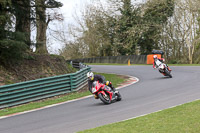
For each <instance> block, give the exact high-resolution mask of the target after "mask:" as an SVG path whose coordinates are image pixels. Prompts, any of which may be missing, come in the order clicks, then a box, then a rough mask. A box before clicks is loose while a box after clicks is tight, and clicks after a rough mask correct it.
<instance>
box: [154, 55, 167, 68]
mask: <svg viewBox="0 0 200 133" xmlns="http://www.w3.org/2000/svg"><path fill="white" fill-rule="evenodd" d="M153 59H154V62H153V68H154V69H155V68H157V67H158V65H157V64H156V62H157V60H159V61H160V62H162V63H164V62H165V59H164V58H158V57H157V55H154V56H153ZM165 65H166V66H167V69H168V70H169V71H171V69H170V68H169V66H168V65H167V64H165Z"/></svg>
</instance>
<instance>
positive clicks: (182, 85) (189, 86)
mask: <svg viewBox="0 0 200 133" xmlns="http://www.w3.org/2000/svg"><path fill="white" fill-rule="evenodd" d="M91 67H92V71H96V72H105V73H116V74H123V75H130V76H135V77H137V78H138V79H139V80H140V81H139V82H138V83H136V84H133V85H130V86H127V87H125V88H121V89H120V90H119V91H120V93H121V95H122V101H120V102H116V103H113V104H110V105H104V104H103V103H102V102H101V101H100V100H96V99H94V98H93V97H89V98H85V99H82V100H78V101H73V102H69V103H65V104H61V105H57V106H54V107H50V108H46V109H41V110H38V111H33V112H29V113H25V114H20V115H15V116H11V117H7V118H1V119H0V133H71V132H76V131H81V130H84V129H89V128H94V127H98V126H101V125H105V124H108V123H113V122H118V121H122V120H126V119H129V118H134V117H138V116H141V115H145V114H149V113H152V112H156V111H160V110H163V109H166V108H170V107H174V106H177V105H180V104H183V103H187V102H191V101H194V100H197V99H200V82H199V81H200V67H197V66H188V67H182V66H179V67H175V66H174V67H170V68H171V69H172V70H173V71H172V75H173V78H167V77H164V76H163V75H161V74H160V73H159V72H158V70H154V69H153V67H152V66H91ZM133 126H134V125H133Z"/></svg>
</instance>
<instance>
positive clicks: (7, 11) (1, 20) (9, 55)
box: [0, 0, 27, 65]
mask: <svg viewBox="0 0 200 133" xmlns="http://www.w3.org/2000/svg"><path fill="white" fill-rule="evenodd" d="M12 13H13V12H12V1H11V0H1V1H0V64H1V65H2V64H4V65H5V64H9V63H10V62H13V61H16V60H18V59H21V58H22V57H23V53H24V51H25V50H26V48H27V47H26V46H27V45H26V43H25V38H24V34H23V33H21V32H14V31H13V30H12V25H13V19H12V18H13V14H12Z"/></svg>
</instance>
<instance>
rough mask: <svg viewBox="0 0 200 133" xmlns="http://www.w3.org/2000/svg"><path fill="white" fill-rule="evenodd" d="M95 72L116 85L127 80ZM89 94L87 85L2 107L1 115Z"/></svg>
mask: <svg viewBox="0 0 200 133" xmlns="http://www.w3.org/2000/svg"><path fill="white" fill-rule="evenodd" d="M95 74H101V75H104V76H105V78H106V80H109V81H111V82H112V84H113V85H114V86H115V87H117V86H119V84H121V83H123V82H124V81H125V80H126V78H125V77H124V76H121V75H115V74H105V73H95ZM88 95H91V93H90V92H89V91H88V87H87V86H85V87H84V88H82V89H81V90H79V91H77V92H73V93H68V94H66V95H61V96H56V97H53V98H49V99H44V100H40V101H36V102H31V103H28V104H24V105H20V106H16V107H11V108H5V109H1V110H0V116H5V115H9V114H14V113H19V112H23V111H28V110H32V109H37V108H41V107H44V106H47V105H52V104H56V103H61V102H65V101H69V100H73V99H77V98H81V97H84V96H88Z"/></svg>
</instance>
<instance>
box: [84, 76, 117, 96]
mask: <svg viewBox="0 0 200 133" xmlns="http://www.w3.org/2000/svg"><path fill="white" fill-rule="evenodd" d="M87 77H88V87H89V91H90V92H91V93H92V90H91V89H92V83H93V82H94V81H99V83H102V84H105V85H107V86H109V87H110V88H111V89H112V90H113V91H114V92H115V93H116V92H117V91H116V89H115V88H114V87H113V85H112V83H111V82H110V81H105V77H104V76H102V75H98V74H95V75H94V73H93V72H88V73H87ZM95 98H97V96H96V95H95Z"/></svg>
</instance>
